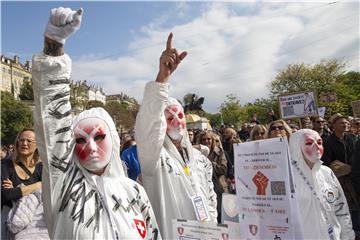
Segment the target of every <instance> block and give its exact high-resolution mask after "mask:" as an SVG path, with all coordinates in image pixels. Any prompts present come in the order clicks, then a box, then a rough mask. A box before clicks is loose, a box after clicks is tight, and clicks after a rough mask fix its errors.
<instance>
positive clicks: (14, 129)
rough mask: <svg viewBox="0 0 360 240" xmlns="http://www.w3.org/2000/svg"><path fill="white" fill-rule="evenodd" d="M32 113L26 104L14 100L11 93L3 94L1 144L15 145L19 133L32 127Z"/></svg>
mask: <svg viewBox="0 0 360 240" xmlns="http://www.w3.org/2000/svg"><path fill="white" fill-rule="evenodd" d="M32 126H33V119H32V111H31V108H30V107H29V106H27V105H26V104H24V103H22V102H20V101H17V100H15V99H14V97H13V95H12V94H11V93H9V92H3V91H2V92H1V142H2V144H6V145H7V144H13V143H14V140H15V137H16V135H17V133H18V132H19V131H20V130H22V129H23V128H25V127H32Z"/></svg>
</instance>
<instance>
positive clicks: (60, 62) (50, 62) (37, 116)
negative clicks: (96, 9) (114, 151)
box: [32, 53, 74, 236]
mask: <svg viewBox="0 0 360 240" xmlns="http://www.w3.org/2000/svg"><path fill="white" fill-rule="evenodd" d="M70 73H71V59H70V57H69V56H68V55H66V54H65V55H62V56H58V57H52V56H48V55H45V54H43V53H39V54H36V55H35V56H34V57H33V63H32V79H33V89H34V100H35V110H34V126H35V131H36V140H37V146H38V151H39V154H40V157H41V160H42V162H43V170H42V186H43V203H44V213H45V218H46V223H47V227H48V231H49V235H50V236H52V226H53V222H52V220H53V219H54V217H53V214H54V213H55V211H54V204H55V202H56V201H55V200H56V199H57V196H58V195H59V194H60V193H59V192H55V191H54V186H55V185H56V182H57V181H58V180H60V179H61V177H62V175H63V174H64V173H65V172H66V171H67V170H68V169H69V166H70V159H71V153H72V150H73V146H74V141H73V138H72V134H71V124H72V116H71V105H70V86H69V83H70Z"/></svg>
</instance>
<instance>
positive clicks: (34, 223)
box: [6, 189, 50, 240]
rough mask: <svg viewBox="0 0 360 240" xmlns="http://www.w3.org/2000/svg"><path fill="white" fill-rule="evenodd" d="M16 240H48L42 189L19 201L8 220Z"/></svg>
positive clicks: (7, 222)
mask: <svg viewBox="0 0 360 240" xmlns="http://www.w3.org/2000/svg"><path fill="white" fill-rule="evenodd" d="M6 226H7V228H8V229H9V231H10V232H11V233H13V234H14V235H15V236H14V240H26V239H39V240H48V239H50V238H49V234H48V231H47V228H46V224H45V217H44V208H43V201H42V196H41V189H37V190H35V191H34V192H33V193H31V194H29V195H26V196H23V197H22V198H20V199H19V200H17V201H16V202H15V204H14V206H13V208H12V209H11V210H10V212H9V215H8V217H7V219H6Z"/></svg>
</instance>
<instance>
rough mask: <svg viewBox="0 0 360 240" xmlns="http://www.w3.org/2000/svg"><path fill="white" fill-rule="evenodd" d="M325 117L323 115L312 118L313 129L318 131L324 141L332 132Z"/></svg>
mask: <svg viewBox="0 0 360 240" xmlns="http://www.w3.org/2000/svg"><path fill="white" fill-rule="evenodd" d="M325 123H326V121H325V119H323V118H322V117H320V116H318V117H314V118H313V120H312V125H313V130H314V131H316V132H318V133H319V135H320V137H321V138H322V140H323V142H325V140H326V139H327V138H328V137H329V136H330V132H329V131H328V130H327V128H325Z"/></svg>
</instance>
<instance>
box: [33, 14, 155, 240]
mask: <svg viewBox="0 0 360 240" xmlns="http://www.w3.org/2000/svg"><path fill="white" fill-rule="evenodd" d="M82 15H83V10H82V9H80V10H78V11H73V10H71V9H70V8H62V7H59V8H54V9H52V10H51V12H50V18H49V21H48V24H47V27H46V30H45V41H44V49H43V51H42V52H40V53H38V54H36V55H34V57H33V63H32V79H33V90H34V96H35V110H34V111H35V113H34V122H35V129H36V133H37V136H36V139H37V143H38V149H39V154H40V156H41V159H42V161H43V165H44V171H43V179H42V180H43V189H42V190H43V201H44V212H45V217H46V223H47V227H48V232H49V235H50V238H51V239H145V238H146V239H157V238H159V237H160V234H159V232H158V226H157V223H156V219H155V216H154V213H153V210H152V207H151V205H150V203H149V200H148V197H147V195H146V193H145V190H144V189H143V187H142V186H141V185H139V184H138V183H136V182H134V181H132V180H131V179H129V178H127V177H125V174H124V170H123V168H122V165H121V161H119V158H120V156H119V154H120V149H119V148H120V138H119V135H118V133H117V131H116V127H115V124H114V121H113V120H112V118H111V117H110V115H109V114H108V113H107V112H106V111H105V110H104V109H103V108H91V109H89V110H86V111H83V112H81V113H80V114H79V115H77V116H75V117H74V118H73V117H72V115H71V105H70V86H69V84H70V81H69V79H70V74H71V59H70V57H69V56H68V55H67V54H64V43H65V40H66V39H67V38H68V37H69V36H70V35H71V34H72V33H74V32H75V31H77V30H78V29H79V28H80V23H81V19H82Z"/></svg>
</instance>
